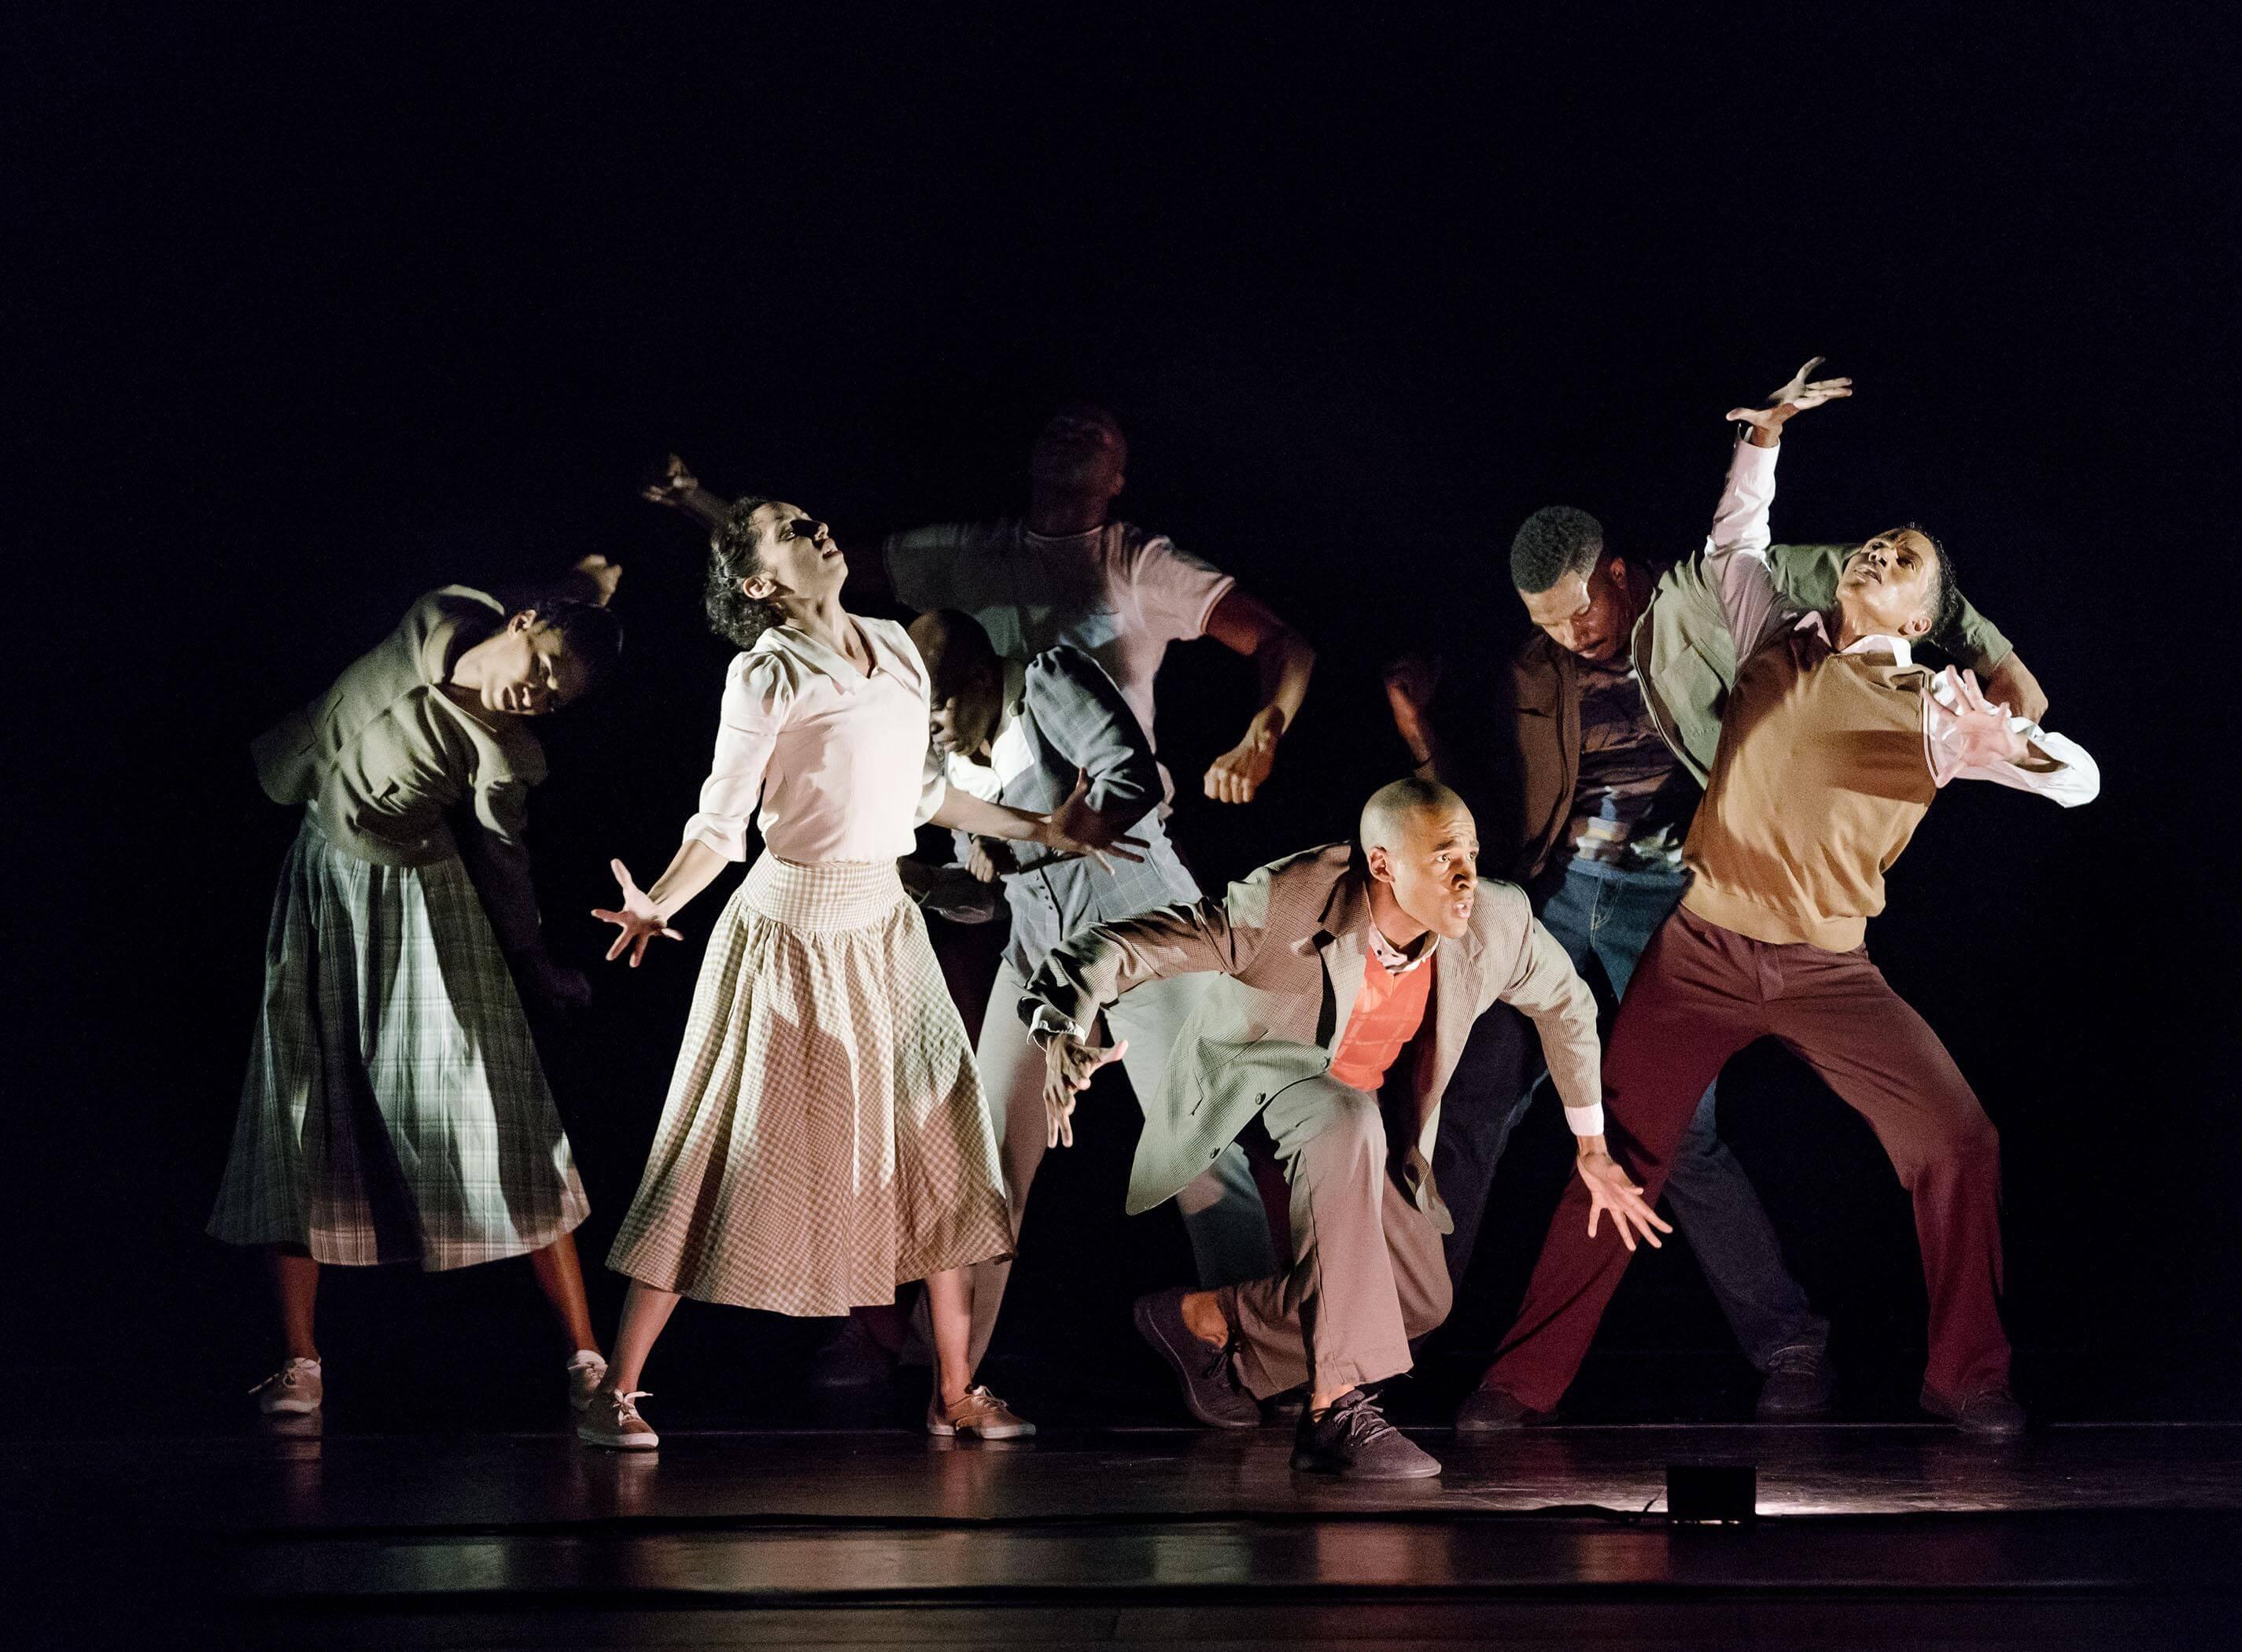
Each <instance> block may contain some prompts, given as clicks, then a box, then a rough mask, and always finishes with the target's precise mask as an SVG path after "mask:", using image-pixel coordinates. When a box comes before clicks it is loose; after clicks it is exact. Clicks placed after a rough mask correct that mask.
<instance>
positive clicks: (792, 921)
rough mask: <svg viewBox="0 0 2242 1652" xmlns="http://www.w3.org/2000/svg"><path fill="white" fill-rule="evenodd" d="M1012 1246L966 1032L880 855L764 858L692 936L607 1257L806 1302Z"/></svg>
mask: <svg viewBox="0 0 2242 1652" xmlns="http://www.w3.org/2000/svg"><path fill="white" fill-rule="evenodd" d="M1011 1249H1012V1224H1011V1216H1010V1207H1009V1206H1008V1205H1007V1204H1006V1202H1005V1199H1004V1179H1003V1176H1002V1174H1001V1172H999V1171H998V1169H997V1140H996V1136H995V1133H994V1132H993V1131H992V1130H991V1129H990V1123H989V1110H988V1107H987V1105H986V1104H985V1103H984V1102H983V1099H982V1096H981V1082H980V1079H979V1078H978V1076H977V1073H976V1071H975V1069H974V1065H973V1050H972V1046H971V1045H970V1044H968V1043H967V1042H966V1039H965V1028H964V1024H963V1023H962V1022H960V1021H959V1019H958V1018H957V1006H956V1005H955V1004H952V1003H951V1002H950V994H949V991H948V990H947V989H946V988H945V987H944V986H943V980H942V970H941V968H940V966H939V965H937V964H936V962H935V957H934V948H933V947H932V946H931V945H930V944H929V943H928V941H927V937H926V923H925V921H924V920H923V918H921V917H920V916H919V912H918V908H917V907H916V906H914V905H913V904H912V903H910V900H909V899H907V898H906V897H905V896H904V894H903V885H902V883H901V882H900V881H899V880H898V879H897V878H896V870H895V866H894V864H893V863H889V862H883V863H876V864H875V863H862V862H829V863H822V864H818V865H811V866H799V865H794V864H791V863H788V862H785V861H782V860H780V859H779V858H778V857H777V856H774V855H770V854H765V855H764V856H762V857H761V858H760V859H759V860H757V861H756V863H755V866H754V868H753V869H752V870H750V871H749V872H748V876H747V878H746V880H745V881H744V882H743V883H742V884H741V885H740V888H739V890H737V891H736V892H735V894H734V895H733V897H732V899H731V901H730V903H729V904H728V905H727V906H726V907H725V908H724V912H723V916H722V917H720V918H719V919H718V920H717V923H716V930H715V933H714V934H713V935H712V936H710V937H709V940H708V954H707V956H706V957H704V958H703V960H702V961H701V978H700V982H699V984H697V985H696V986H695V989H694V993H693V1013H692V1017H691V1019H690V1020H689V1022H688V1024H687V1027H686V1032H685V1043H684V1047H683V1048H682V1049H681V1050H680V1051H679V1052H678V1057H677V1069H676V1071H675V1075H674V1076H673V1077H672V1078H671V1079H670V1084H669V1098H668V1103H667V1104H666V1105H665V1106H664V1107H663V1109H662V1114H661V1128H660V1129H659V1130H658V1131H657V1132H656V1133H655V1136H654V1151H653V1152H652V1154H651V1155H650V1156H649V1157H648V1160H647V1166H646V1174H645V1176H644V1178H643V1179H641V1182H640V1184H639V1190H638V1197H637V1199H634V1201H633V1202H632V1205H631V1208H630V1214H629V1215H628V1216H627V1217H625V1218H624V1219H623V1226H622V1231H621V1233H619V1234H618V1235H617V1236H616V1239H615V1246H614V1252H612V1254H610V1255H609V1257H608V1259H607V1265H608V1266H610V1267H612V1268H614V1270H615V1271H616V1272H617V1273H624V1274H628V1275H629V1276H630V1277H631V1278H632V1279H640V1280H642V1281H644V1282H645V1283H647V1284H648V1285H652V1286H659V1287H661V1289H663V1290H668V1291H678V1292H681V1293H684V1294H685V1295H687V1296H692V1297H698V1298H700V1299H702V1300H704V1301H709V1302H728V1303H731V1304H734V1305H735V1306H740V1307H750V1308H764V1309H768V1310H769V1311H770V1312H772V1313H790V1314H798V1315H806V1316H809V1315H826V1314H840V1313H847V1312H848V1311H849V1309H850V1308H851V1307H855V1306H859V1305H862V1304H871V1303H880V1302H892V1301H893V1300H894V1299H895V1287H896V1286H897V1285H899V1284H902V1283H903V1282H904V1281H905V1280H909V1279H924V1278H925V1277H926V1276H927V1275H928V1274H930V1273H939V1272H941V1271H942V1270H943V1269H944V1268H950V1267H957V1266H963V1265H964V1264H966V1263H969V1262H980V1261H986V1260H989V1259H993V1258H997V1257H1002V1256H1009V1255H1010V1253H1011Z"/></svg>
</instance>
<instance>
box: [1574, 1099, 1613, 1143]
mask: <svg viewBox="0 0 2242 1652" xmlns="http://www.w3.org/2000/svg"><path fill="white" fill-rule="evenodd" d="M1565 1128H1566V1129H1567V1130H1569V1131H1571V1132H1573V1133H1574V1135H1575V1136H1601V1135H1602V1134H1603V1133H1604V1105H1603V1103H1601V1101H1592V1102H1590V1103H1589V1104H1588V1105H1587V1106H1585V1107H1567V1108H1566V1109H1565Z"/></svg>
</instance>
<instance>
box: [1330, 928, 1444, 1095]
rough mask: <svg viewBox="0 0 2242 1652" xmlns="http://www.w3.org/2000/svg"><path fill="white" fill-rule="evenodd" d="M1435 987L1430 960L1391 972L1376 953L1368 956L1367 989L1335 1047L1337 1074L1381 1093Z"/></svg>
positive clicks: (1359, 1087)
mask: <svg viewBox="0 0 2242 1652" xmlns="http://www.w3.org/2000/svg"><path fill="white" fill-rule="evenodd" d="M1432 992H1433V967H1432V964H1431V963H1430V961H1429V960H1428V961H1426V962H1425V963H1422V964H1419V965H1418V966H1417V967H1416V968H1415V969H1413V970H1404V971H1403V972H1402V973H1401V974H1400V975H1394V974H1392V973H1390V972H1389V971H1388V970H1386V966H1385V965H1384V964H1380V963H1379V961H1378V955H1377V954H1376V953H1375V952H1373V953H1371V954H1370V955H1369V956H1368V957H1365V958H1364V959H1363V961H1362V991H1361V993H1360V994H1359V996H1358V997H1356V998H1355V1001H1354V1013H1353V1014H1352V1015H1350V1016H1348V1017H1347V1018H1346V1031H1344V1032H1342V1033H1340V1034H1339V1044H1338V1047H1337V1048H1336V1049H1335V1050H1334V1051H1332V1064H1331V1071H1332V1078H1336V1079H1338V1080H1339V1082H1340V1083H1341V1084H1343V1085H1353V1086H1354V1087H1355V1088H1356V1089H1357V1090H1367V1091H1370V1092H1371V1093H1372V1094H1373V1095H1375V1094H1377V1093H1378V1086H1379V1085H1382V1084H1384V1083H1385V1082H1386V1069H1387V1068H1388V1067H1391V1066H1392V1065H1393V1058H1394V1057H1396V1056H1398V1055H1400V1053H1401V1048H1402V1046H1403V1045H1404V1044H1407V1043H1408V1042H1409V1040H1410V1039H1412V1038H1415V1037H1416V1036H1417V1029H1418V1028H1419V1027H1420V1026H1422V1025H1423V1024H1424V1023H1425V1005H1426V1003H1427V1002H1429V1001H1430V999H1431V997H1432Z"/></svg>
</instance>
